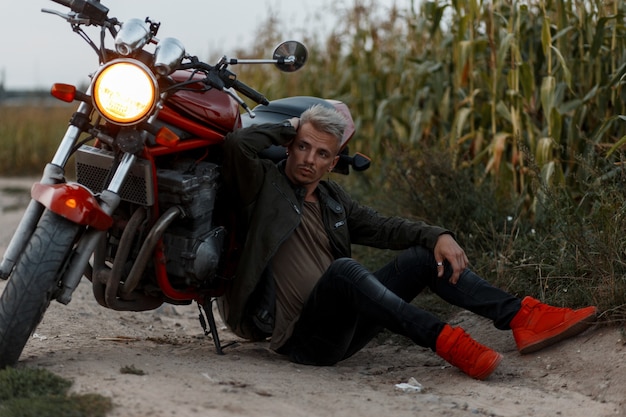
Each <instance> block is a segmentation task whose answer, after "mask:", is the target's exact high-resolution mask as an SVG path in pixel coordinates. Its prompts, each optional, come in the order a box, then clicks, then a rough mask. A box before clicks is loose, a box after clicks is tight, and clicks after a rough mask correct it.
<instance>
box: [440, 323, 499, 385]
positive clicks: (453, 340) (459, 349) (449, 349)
mask: <svg viewBox="0 0 626 417" xmlns="http://www.w3.org/2000/svg"><path fill="white" fill-rule="evenodd" d="M436 352H437V355H439V356H441V357H442V358H443V359H445V360H446V361H448V362H449V363H450V364H451V365H454V366H456V367H457V368H459V369H460V370H461V371H463V372H465V373H466V374H467V375H469V376H471V377H472V378H476V379H480V380H483V379H486V378H487V377H488V376H489V375H491V373H492V372H493V371H495V369H496V368H497V367H498V365H499V364H500V361H501V360H502V355H501V354H499V353H498V352H496V351H495V350H492V349H489V348H488V347H487V346H483V345H481V344H480V343H478V342H477V341H476V340H474V339H472V338H471V337H470V335H468V334H467V333H466V332H465V331H464V330H463V329H461V328H460V327H450V326H449V325H447V324H446V326H445V327H444V328H443V330H442V331H441V333H440V334H439V337H437V345H436Z"/></svg>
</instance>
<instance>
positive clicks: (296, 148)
mask: <svg viewBox="0 0 626 417" xmlns="http://www.w3.org/2000/svg"><path fill="white" fill-rule="evenodd" d="M287 149H288V151H289V156H288V157H287V164H286V166H285V171H286V174H287V177H288V178H289V179H290V180H291V182H293V183H294V184H298V185H301V186H304V187H305V188H307V189H309V190H311V191H312V190H313V189H315V188H316V187H317V184H318V183H319V181H320V180H321V179H322V177H323V176H324V174H326V173H327V172H330V171H331V170H332V169H333V167H334V166H335V164H336V163H337V161H338V160H339V156H338V155H337V154H338V153H339V141H338V140H337V138H335V137H334V136H333V135H331V134H329V133H324V132H319V131H317V130H315V129H314V128H313V126H312V125H311V124H310V123H305V124H303V125H301V126H300V127H299V129H298V134H297V135H296V138H295V139H294V140H293V141H292V142H291V143H290V144H289V146H288V148H287Z"/></svg>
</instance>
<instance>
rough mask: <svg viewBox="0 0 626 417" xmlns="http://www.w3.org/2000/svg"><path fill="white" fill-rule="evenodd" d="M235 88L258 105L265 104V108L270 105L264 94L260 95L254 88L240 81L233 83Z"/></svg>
mask: <svg viewBox="0 0 626 417" xmlns="http://www.w3.org/2000/svg"><path fill="white" fill-rule="evenodd" d="M233 88H234V89H235V90H237V91H239V92H240V93H241V94H243V95H244V96H246V97H248V98H249V99H250V100H253V101H254V102H256V103H259V104H263V105H264V106H267V105H268V104H270V102H269V100H268V99H266V98H265V96H263V94H261V93H259V92H258V91H256V90H255V89H253V88H252V87H248V86H247V85H245V84H244V83H242V82H241V81H239V80H235V82H234V83H233Z"/></svg>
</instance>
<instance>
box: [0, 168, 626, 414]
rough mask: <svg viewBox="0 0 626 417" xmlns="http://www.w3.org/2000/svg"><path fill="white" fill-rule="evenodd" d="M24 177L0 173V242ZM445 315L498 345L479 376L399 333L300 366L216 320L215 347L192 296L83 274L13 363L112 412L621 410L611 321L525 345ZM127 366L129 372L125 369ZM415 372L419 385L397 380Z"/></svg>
mask: <svg viewBox="0 0 626 417" xmlns="http://www.w3.org/2000/svg"><path fill="white" fill-rule="evenodd" d="M29 186H30V182H29V181H28V180H26V181H24V180H19V181H18V180H11V181H7V180H2V181H0V222H1V224H0V253H3V252H4V249H5V247H6V244H7V242H8V240H9V238H10V235H11V234H12V231H13V230H14V229H15V227H16V225H17V222H18V220H19V217H20V213H21V210H22V208H23V204H24V202H25V201H27V198H28V192H27V190H28V188H29ZM22 189H23V190H24V191H23V192H22V191H20V190H22ZM4 285H5V282H4V281H0V289H2V288H4ZM453 323H455V324H459V325H461V326H463V327H464V328H465V329H466V330H467V331H468V332H469V333H470V334H472V336H474V337H475V338H476V339H477V340H478V341H480V342H482V343H484V344H487V345H489V346H490V347H492V348H494V349H497V350H498V351H500V352H501V353H502V354H503V355H504V360H503V361H502V363H501V365H500V366H499V367H498V369H497V370H496V371H495V373H494V374H492V375H491V376H490V377H489V379H487V380H486V381H476V380H473V379H471V378H468V377H467V376H465V375H464V374H462V373H461V372H460V371H458V370H457V369H455V368H453V367H450V366H449V365H447V364H446V363H445V362H444V361H443V360H442V359H440V358H439V357H437V356H436V355H435V354H434V353H432V352H431V351H429V350H427V349H424V348H420V347H417V346H413V345H408V344H406V343H403V342H401V341H398V340H397V339H396V338H382V340H378V341H376V342H372V343H371V344H370V345H369V346H367V347H366V348H365V349H363V350H362V351H361V352H359V353H358V354H356V355H355V356H354V357H352V358H351V359H349V360H347V361H344V362H342V363H339V364H338V365H336V366H333V367H308V366H301V365H296V364H293V363H290V362H288V361H287V360H285V359H284V358H283V357H281V356H279V355H277V354H275V353H273V352H272V351H270V350H269V348H268V343H267V342H262V343H249V342H246V341H242V340H239V339H237V338H236V337H235V336H233V334H232V333H230V332H229V331H228V330H227V329H225V328H224V327H223V326H222V325H221V323H218V326H219V327H220V328H221V329H220V336H221V338H222V341H223V343H229V342H235V344H234V345H232V346H229V347H227V348H226V349H225V355H223V356H220V355H217V354H216V352H215V349H214V347H213V342H212V341H211V339H210V338H209V337H206V336H204V334H203V332H202V329H201V327H200V324H199V322H198V310H197V307H196V306H195V305H189V306H175V307H173V306H164V307H161V308H160V309H158V310H155V311H150V312H144V313H128V312H115V311H110V310H107V309H104V308H103V307H100V306H99V305H98V304H97V303H96V301H95V300H94V298H93V296H92V295H91V287H90V283H89V282H88V281H87V280H86V279H85V280H83V282H82V283H81V284H80V285H79V289H78V291H77V292H76V293H75V295H74V299H73V300H72V302H71V303H70V304H69V305H68V306H63V305H60V304H58V303H56V302H54V303H53V304H52V305H51V307H50V309H49V310H48V312H47V314H46V315H45V317H44V320H43V322H42V323H41V324H40V326H39V327H38V329H37V331H36V333H35V334H34V335H33V337H32V338H31V340H30V341H29V342H28V344H27V346H26V348H25V350H24V353H23V355H22V358H21V360H20V363H21V365H23V366H28V367H41V368H45V369H48V370H50V371H52V372H54V373H56V374H58V375H61V376H63V377H66V378H68V379H71V380H72V381H74V386H73V390H74V391H76V392H80V393H88V392H95V393H99V394H102V395H105V396H108V397H110V398H112V399H113V402H114V404H115V409H114V411H113V412H112V413H111V414H110V416H111V417H144V416H155V417H156V416H158V417H161V416H185V417H194V416H255V417H259V416H273V417H298V416H302V417H304V416H306V417H312V416H320V417H321V416H324V417H327V416H363V417H370V416H371V417H381V416H394V417H402V416H415V415H420V416H422V417H434V416H451V417H456V416H473V415H476V416H507V417H513V416H520V417H522V416H523V417H527V416H536V417H544V416H545V417H548V416H550V417H553V416H567V417H576V416H580V417H590V416H594V417H599V416H602V417H604V416H626V340H624V339H625V336H624V334H622V332H620V330H619V329H617V328H608V327H604V326H595V327H593V328H591V329H589V330H588V331H586V332H585V333H583V334H581V335H579V336H577V337H575V338H573V339H570V340H568V341H565V342H563V343H561V344H559V345H557V346H553V347H550V348H547V349H545V350H543V351H540V352H537V353H535V354H530V355H525V356H522V355H520V354H518V353H517V351H516V349H515V343H514V341H513V338H512V336H511V334H510V332H502V331H498V330H496V329H495V328H494V327H493V326H492V325H491V324H490V323H489V322H487V321H486V320H484V319H482V318H478V317H476V316H474V315H472V314H471V313H462V314H459V315H458V316H456V317H455V318H454V320H453ZM129 368H130V369H131V370H134V371H136V372H134V373H127V372H123V371H122V370H123V369H129ZM142 373H143V375H141V374H142ZM411 378H413V379H414V380H415V381H417V382H418V383H419V384H420V385H421V388H422V389H421V390H419V391H406V390H402V389H400V388H399V387H397V385H398V384H403V383H408V382H409V381H411V382H414V381H412V380H411Z"/></svg>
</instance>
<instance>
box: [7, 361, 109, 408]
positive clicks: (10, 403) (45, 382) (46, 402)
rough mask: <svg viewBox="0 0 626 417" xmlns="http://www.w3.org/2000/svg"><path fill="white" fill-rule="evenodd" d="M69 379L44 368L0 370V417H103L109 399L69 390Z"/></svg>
mask: <svg viewBox="0 0 626 417" xmlns="http://www.w3.org/2000/svg"><path fill="white" fill-rule="evenodd" d="M71 385H72V383H71V382H70V381H68V380H66V379H63V378H61V377H59V376H57V375H54V374H52V373H51V372H49V371H46V370H44V369H31V368H23V369H16V368H7V369H4V370H1V371H0V417H15V416H20V417H103V416H105V415H106V414H107V413H108V412H109V411H110V410H111V409H112V408H113V405H112V402H111V400H110V399H108V398H105V397H102V396H100V395H97V394H85V395H78V394H68V390H69V389H70V387H71Z"/></svg>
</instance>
